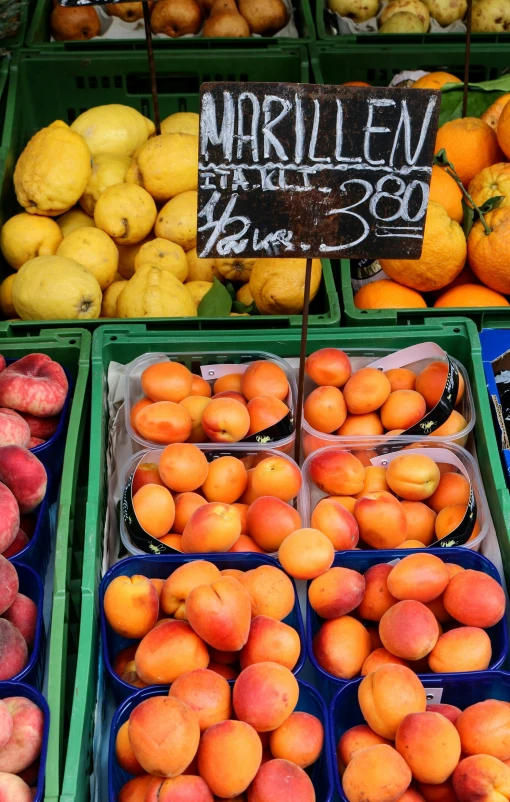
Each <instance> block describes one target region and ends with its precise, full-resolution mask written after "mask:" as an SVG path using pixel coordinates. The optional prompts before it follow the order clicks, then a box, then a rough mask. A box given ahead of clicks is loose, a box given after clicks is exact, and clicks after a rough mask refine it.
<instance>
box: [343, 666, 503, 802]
mask: <svg viewBox="0 0 510 802" xmlns="http://www.w3.org/2000/svg"><path fill="white" fill-rule="evenodd" d="M420 679H421V681H422V683H423V685H424V687H425V690H427V688H434V689H437V688H441V689H442V696H441V700H440V701H441V702H442V703H443V704H448V705H455V706H456V707H460V708H461V710H464V709H465V708H466V707H469V706H470V705H474V704H476V703H477V702H483V701H485V699H500V700H501V701H503V702H510V674H507V673H506V672H504V671H477V672H476V673H474V674H428V675H426V676H421V677H420ZM360 683H361V679H356V680H353V681H352V682H348V683H346V684H345V685H344V686H343V688H341V689H340V690H339V691H338V693H337V694H336V696H335V698H334V699H333V702H332V704H331V706H330V711H329V725H330V726H329V731H330V742H329V757H330V763H331V765H332V766H333V774H334V776H335V785H336V790H337V793H338V796H339V797H340V799H341V800H342V802H348V800H347V797H346V796H345V795H344V793H343V791H342V783H341V780H340V775H339V773H338V770H337V760H336V745H337V743H338V740H339V738H340V736H341V735H343V733H344V732H345V731H346V730H349V729H350V728H351V727H355V726H356V724H364V723H365V720H364V718H363V716H362V714H361V710H360V707H359V704H358V688H359V685H360ZM432 698H433V699H434V702H436V703H437V702H438V701H439V700H438V698H437V696H436V694H434V696H433V697H432V696H431V697H430V699H431V700H432Z"/></svg>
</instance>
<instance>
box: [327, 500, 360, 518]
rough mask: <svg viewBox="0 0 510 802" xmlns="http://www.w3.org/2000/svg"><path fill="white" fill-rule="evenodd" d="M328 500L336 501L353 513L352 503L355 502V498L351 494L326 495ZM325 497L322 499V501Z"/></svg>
mask: <svg viewBox="0 0 510 802" xmlns="http://www.w3.org/2000/svg"><path fill="white" fill-rule="evenodd" d="M326 499H327V500H328V501H336V502H337V504H341V505H342V507H344V508H345V509H346V510H347V511H348V512H350V513H351V514H353V513H354V505H355V504H356V499H355V498H353V497H352V496H326ZM326 499H323V500H324V501H325V500H326Z"/></svg>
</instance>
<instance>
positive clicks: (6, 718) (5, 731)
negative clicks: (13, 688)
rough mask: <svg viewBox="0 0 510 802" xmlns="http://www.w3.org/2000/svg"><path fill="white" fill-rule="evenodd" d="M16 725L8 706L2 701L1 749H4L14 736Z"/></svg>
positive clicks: (0, 701)
mask: <svg viewBox="0 0 510 802" xmlns="http://www.w3.org/2000/svg"><path fill="white" fill-rule="evenodd" d="M13 727H14V724H13V721H12V716H11V714H10V713H9V710H8V707H7V705H6V704H5V703H4V702H2V700H1V699H0V749H3V748H4V746H5V744H6V743H7V741H8V740H9V738H10V737H11V735H12V730H13Z"/></svg>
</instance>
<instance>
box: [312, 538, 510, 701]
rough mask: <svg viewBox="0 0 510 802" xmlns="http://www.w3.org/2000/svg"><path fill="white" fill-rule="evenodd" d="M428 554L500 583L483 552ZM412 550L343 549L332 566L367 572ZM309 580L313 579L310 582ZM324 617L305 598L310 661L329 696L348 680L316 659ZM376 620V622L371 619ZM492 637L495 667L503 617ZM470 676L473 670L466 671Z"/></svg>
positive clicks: (503, 642) (502, 651) (504, 638)
mask: <svg viewBox="0 0 510 802" xmlns="http://www.w3.org/2000/svg"><path fill="white" fill-rule="evenodd" d="M420 551H422V549H413V551H412V554H416V553H417V552H420ZM423 551H426V552H427V553H428V554H435V555H436V556H437V557H439V558H440V559H441V560H443V561H444V562H448V563H458V565H461V566H462V567H463V568H470V569H472V570H474V571H483V572H484V573H485V574H489V576H491V577H493V578H494V579H495V580H496V581H497V582H499V583H500V584H501V579H500V576H499V574H498V572H497V570H496V568H495V567H494V565H493V564H492V563H491V562H490V560H488V559H487V558H486V557H483V555H481V554H479V553H478V552H476V551H471V550H470V549H464V548H450V549H423ZM409 555H410V552H409V550H408V549H400V550H398V549H393V550H386V549H384V550H380V551H343V552H337V553H336V554H335V559H334V561H333V566H341V567H343V568H351V569H352V570H353V571H359V573H361V574H364V573H365V571H367V570H368V568H370V567H371V566H372V565H378V564H379V563H389V562H391V561H392V560H395V559H403V558H404V557H409ZM308 584H310V583H308ZM323 621H324V619H322V618H320V616H318V615H317V613H316V612H315V610H313V609H312V607H311V605H310V602H309V601H308V598H307V601H306V637H307V649H308V656H309V658H310V662H311V663H312V666H313V667H314V669H315V672H316V676H317V680H318V686H319V689H320V691H321V693H322V694H323V696H324V697H325V698H326V699H330V698H331V697H332V696H333V694H335V693H336V691H337V690H338V688H339V687H342V686H344V685H346V684H347V680H341V679H338V678H337V677H334V676H333V675H332V674H330V673H329V672H328V671H324V669H323V668H321V667H320V665H319V663H318V662H317V660H316V658H315V655H314V653H313V638H314V635H315V634H316V633H317V631H318V630H319V628H320V626H321V624H322V623H323ZM370 623H371V624H372V623H375V622H370ZM486 632H487V634H488V636H489V637H490V639H491V644H492V659H491V663H490V669H491V670H494V669H497V668H500V667H501V665H502V664H503V662H504V660H505V657H506V656H507V653H508V633H507V628H506V624H505V619H504V618H503V619H502V620H501V621H500V622H499V623H498V624H496V625H495V626H493V627H490V628H489V629H487V630H486ZM430 676H432V677H435V676H438V675H437V674H433V673H432V672H431V673H430V674H420V675H419V677H420V679H421V680H423V678H424V677H430ZM466 676H470V674H466Z"/></svg>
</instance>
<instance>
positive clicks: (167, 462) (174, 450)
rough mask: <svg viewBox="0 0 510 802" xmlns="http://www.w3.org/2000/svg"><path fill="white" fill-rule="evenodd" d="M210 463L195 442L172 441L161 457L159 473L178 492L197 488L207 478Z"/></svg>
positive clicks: (167, 484)
mask: <svg viewBox="0 0 510 802" xmlns="http://www.w3.org/2000/svg"><path fill="white" fill-rule="evenodd" d="M208 472H209V463H208V462H207V460H206V458H205V455H204V454H203V452H202V451H200V449H199V448H197V447H196V446H195V445H193V443H172V444H171V445H168V446H167V447H166V448H164V449H163V451H162V453H161V456H160V458H159V473H160V476H161V478H162V479H163V481H164V483H165V485H166V486H167V487H169V488H170V490H173V491H174V492H176V493H186V492H191V491H193V490H197V488H199V487H200V485H203V484H204V482H205V481H206V479H207V474H208Z"/></svg>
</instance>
